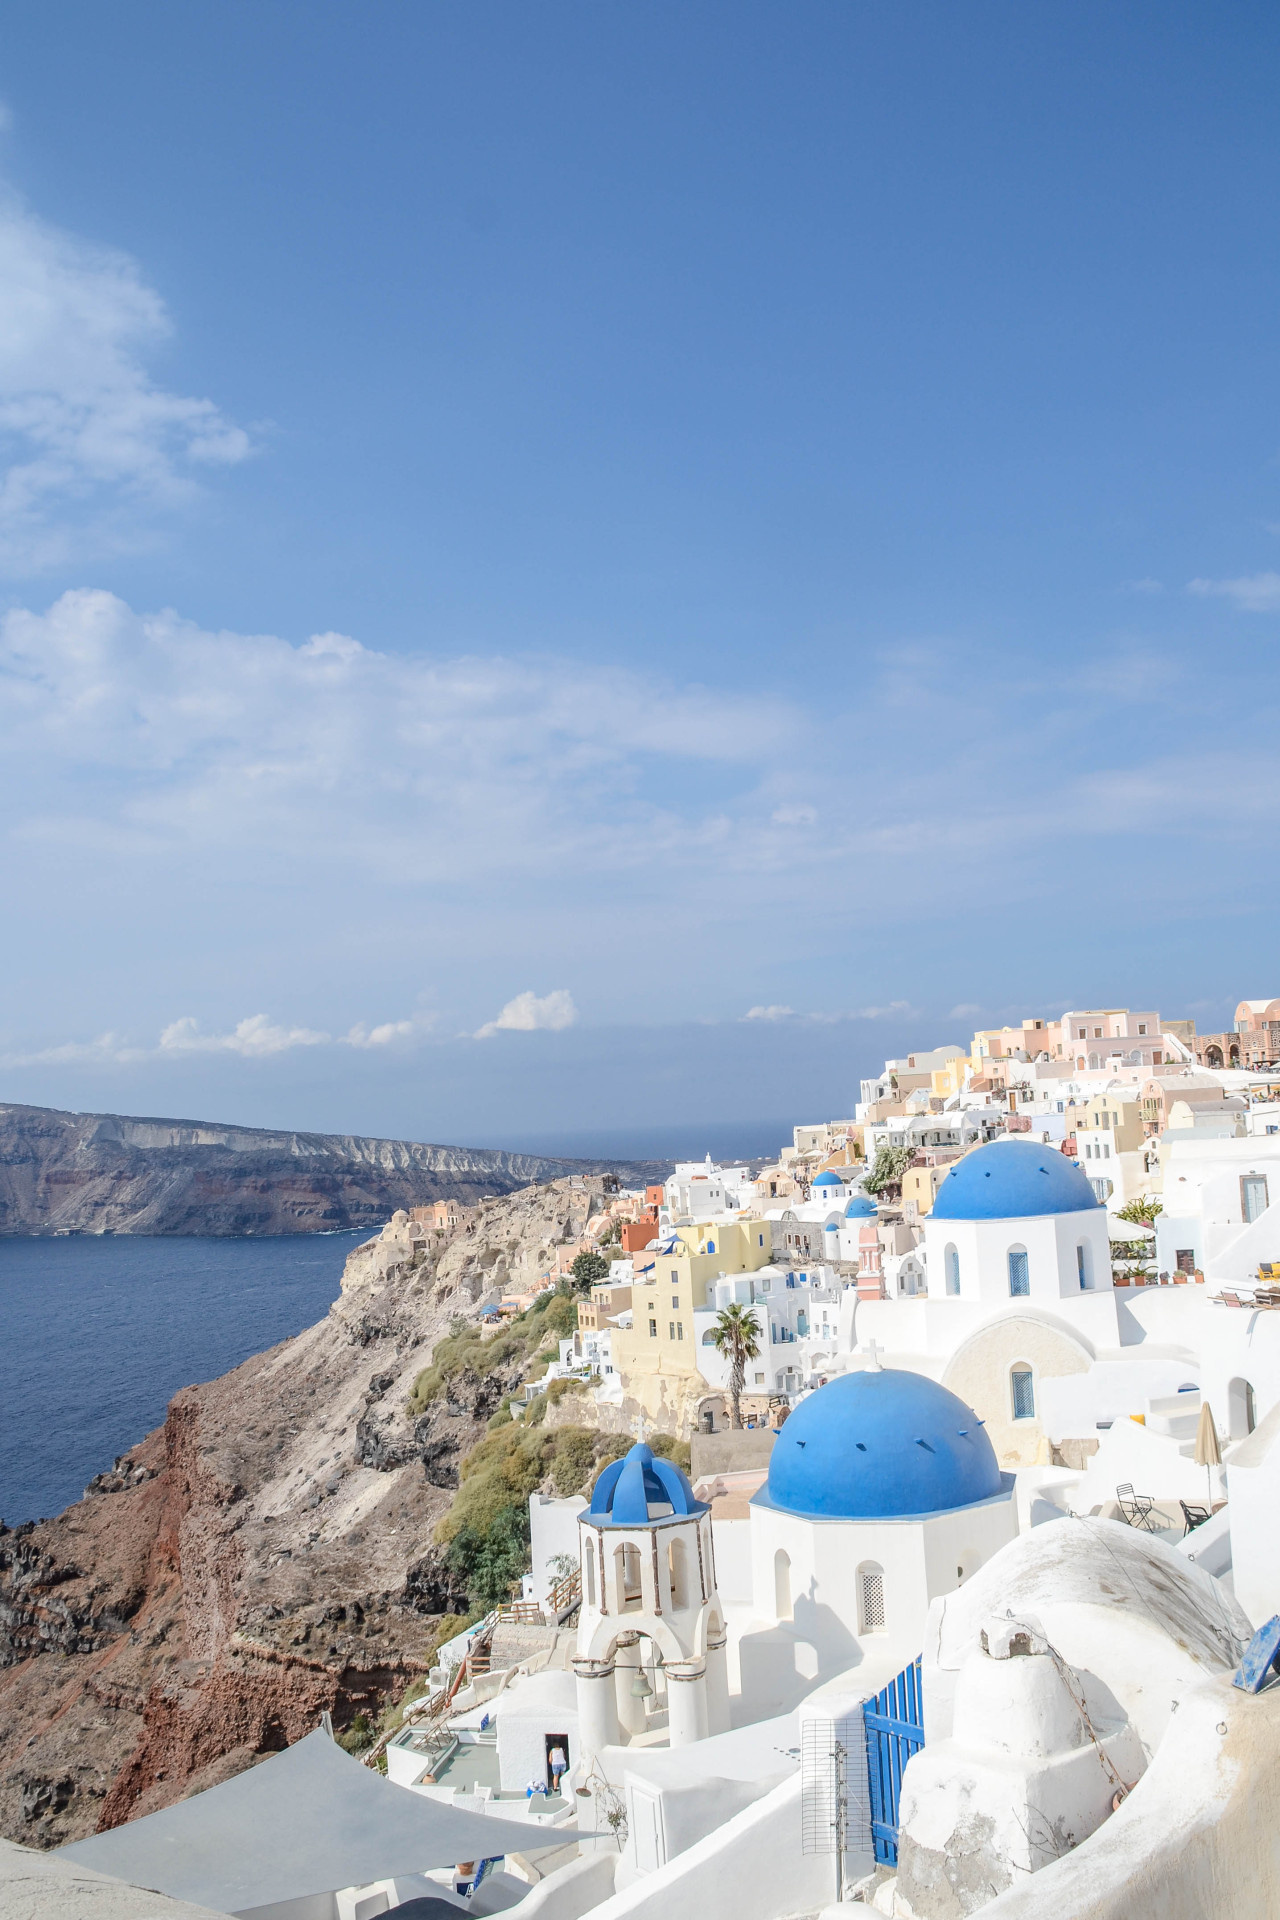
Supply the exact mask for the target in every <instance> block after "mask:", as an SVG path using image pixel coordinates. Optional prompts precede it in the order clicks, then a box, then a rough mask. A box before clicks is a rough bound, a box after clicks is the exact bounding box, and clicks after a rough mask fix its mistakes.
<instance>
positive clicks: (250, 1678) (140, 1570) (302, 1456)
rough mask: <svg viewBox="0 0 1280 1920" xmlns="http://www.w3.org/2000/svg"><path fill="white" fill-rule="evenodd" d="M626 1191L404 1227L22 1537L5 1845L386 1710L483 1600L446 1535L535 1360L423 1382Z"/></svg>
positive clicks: (13, 1627)
mask: <svg viewBox="0 0 1280 1920" xmlns="http://www.w3.org/2000/svg"><path fill="white" fill-rule="evenodd" d="M600 1191H601V1183H600V1182H599V1181H598V1180H595V1181H583V1180H573V1181H556V1182H554V1183H551V1184H549V1185H545V1186H539V1187H530V1188H527V1189H525V1190H523V1191H520V1192H517V1193H515V1194H512V1195H510V1196H508V1197H507V1198H505V1199H501V1200H497V1201H493V1202H490V1203H488V1204H487V1205H485V1206H483V1207H476V1208H473V1209H465V1210H464V1211H463V1212H462V1214H461V1216H460V1218H459V1220H458V1223H457V1225H456V1226H455V1227H454V1228H452V1229H451V1230H449V1231H448V1232H446V1233H443V1234H437V1233H436V1232H434V1231H430V1230H427V1229H424V1228H422V1227H420V1226H418V1225H417V1224H416V1223H413V1222H411V1221H410V1220H409V1219H408V1217H407V1215H405V1214H403V1213H400V1214H397V1216H396V1217H395V1218H394V1219H393V1220H392V1222H391V1223H390V1225H389V1226H388V1227H387V1228H386V1229H385V1230H384V1231H383V1232H382V1233H381V1234H380V1235H379V1236H378V1237H377V1238H376V1239H375V1240H372V1241H370V1242H368V1243H367V1244H366V1245H364V1246H362V1247H360V1248H357V1249H356V1250H355V1252H353V1253H352V1255H351V1257H350V1259H349V1261H348V1263H347V1268H346V1271H345V1273H344V1275H343V1281H342V1292H341V1296H340V1298H339V1299H338V1300H337V1301H336V1302H335V1304H334V1306H333V1307H332V1308H331V1310H330V1312H329V1315H328V1317H327V1318H326V1319H325V1320H324V1321H322V1322H321V1323H320V1324H319V1325H318V1326H314V1327H311V1328H308V1330H307V1331H306V1332H305V1333H302V1334H299V1335H298V1336H297V1338H296V1339H293V1340H289V1341H286V1342H284V1344H283V1345H281V1346H278V1347H275V1348H273V1349H272V1350H271V1351H270V1352H268V1353H263V1354H259V1355H257V1356H256V1357H255V1358H253V1359H251V1360H248V1361H246V1362H245V1364H244V1365H243V1366H241V1367H238V1368H236V1369H235V1371H234V1372H232V1373H228V1374H225V1375H223V1377H222V1378H221V1379H219V1380H214V1381H211V1382H209V1383H208V1384H207V1385H204V1386H199V1387H191V1388H188V1389H186V1390H185V1391H183V1392H182V1393H180V1394H178V1395H177V1396H176V1397H175V1398H174V1400H173V1401H172V1402H171V1404H170V1407H169V1411H168V1417H167V1419H166V1420H165V1423H164V1425H163V1427H161V1428H159V1429H157V1431H156V1432H154V1433H152V1434H150V1435H148V1436H147V1438H146V1439H145V1440H143V1441H141V1442H140V1444H139V1445H137V1446H136V1447H134V1448H133V1449H131V1451H130V1452H129V1453H128V1454H126V1455H124V1456H123V1457H122V1458H121V1459H120V1460H118V1461H117V1462H116V1463H115V1465H114V1467H113V1468H111V1469H110V1470H108V1471H106V1472H104V1473H102V1474H99V1475H98V1476H97V1477H96V1478H95V1479H94V1481H93V1482H92V1483H91V1485H90V1487H89V1488H88V1490H87V1491H86V1494H85V1497H84V1499H83V1500H81V1501H79V1502H78V1503H77V1504H76V1505H75V1506H73V1507H69V1508H68V1509H67V1511H66V1512H65V1513H63V1514H61V1515H60V1516H59V1517H58V1518H56V1519H53V1520H49V1521H41V1522H37V1523H35V1524H33V1525H29V1526H24V1527H20V1528H16V1529H0V1833H3V1834H5V1835H6V1836H8V1837H9V1838H11V1839H14V1840H21V1841H24V1842H26V1843H27V1844H28V1845H37V1846H53V1845H56V1844H59V1843H60V1842H62V1841H65V1840H70V1839H73V1838H76V1837H78V1836H80V1835H82V1834H85V1833H90V1832H93V1831H94V1830H95V1829H96V1828H98V1827H100V1826H112V1825H115V1824H117V1823H118V1822H120V1821H122V1820H125V1819H127V1818H129V1817H130V1816H131V1815H133V1814H136V1813H141V1812H146V1811H150V1810H151V1809H153V1808H155V1807H159V1806H164V1805H167V1804H168V1803H169V1802H171V1801H173V1800H175V1799H179V1798H181V1797H182V1796H183V1795H184V1794H186V1793H188V1792H190V1791H192V1790H193V1789H195V1788H198V1787H202V1786H208V1785H212V1784H214V1783H215V1782H217V1781H218V1780H221V1779H224V1778H227V1777H229V1776H230V1775H231V1774H233V1773H235V1772H238V1771H239V1770H240V1769H242V1768H243V1767H245V1766H247V1765H250V1764H252V1762H253V1761H254V1760H255V1759H256V1758H258V1757H260V1756H261V1755H263V1754H265V1753H269V1752H273V1751H275V1750H277V1749H279V1748H280V1747H282V1746H284V1745H286V1744H288V1743H290V1742H292V1741H293V1740H295V1739H297V1738H298V1737H299V1736H300V1735H301V1734H304V1733H306V1732H308V1731H309V1730H310V1729H311V1728H312V1727H314V1726H315V1725H316V1723H317V1720H318V1718H319V1716H320V1714H321V1713H322V1712H324V1711H325V1710H326V1709H327V1710H328V1711H330V1712H331V1713H332V1714H333V1717H334V1721H335V1723H336V1725H337V1726H338V1727H339V1729H341V1728H342V1727H343V1726H345V1725H347V1724H349V1722H350V1721H351V1720H352V1718H353V1717H354V1716H355V1715H356V1714H358V1713H362V1712H363V1713H365V1714H367V1715H369V1716H370V1717H372V1716H373V1715H374V1714H376V1713H377V1712H378V1711H379V1710H380V1709H381V1708H382V1706H383V1705H384V1704H385V1703H386V1702H387V1701H388V1700H390V1699H397V1698H399V1697H400V1696H401V1695H402V1694H403V1692H404V1691H405V1689H406V1687H407V1686H408V1684H409V1683H410V1682H411V1681H412V1680H413V1679H414V1678H415V1677H416V1676H417V1675H418V1674H419V1673H420V1671H421V1670H422V1668H423V1665H424V1660H425V1656H426V1655H427V1654H428V1652H429V1650H430V1648H431V1646H432V1645H433V1644H434V1639H435V1633H434V1628H435V1624H436V1621H437V1620H438V1617H439V1616H440V1615H441V1614H444V1613H449V1612H453V1611H455V1610H458V1609H460V1608H461V1607H462V1606H463V1605H464V1604H465V1596H464V1595H462V1594H460V1593H458V1592H457V1591H456V1590H455V1586H454V1584H453V1582H452V1581H451V1578H450V1574H449V1570H448V1568H447V1566H446V1565H445V1564H444V1561H443V1559H442V1557H441V1555H440V1553H439V1551H438V1549H437V1548H436V1547H435V1545H434V1544H433V1534H434V1530H435V1526H436V1523H437V1521H438V1520H439V1519H440V1517H441V1515H442V1514H443V1513H444V1512H445V1510H446V1508H447V1506H448V1504H449V1500H450V1497H451V1490H452V1488H453V1487H454V1486H456V1484H457V1477H458V1468H459V1466H460V1464H461V1462H462V1460H463V1459H464V1458H465V1455H466V1453H467V1451H468V1450H469V1448H471V1447H472V1446H473V1445H474V1444H475V1443H476V1441H477V1440H478V1439H479V1438H480V1437H481V1436H482V1435H483V1434H484V1433H485V1431H486V1422H487V1420H488V1418H489V1416H490V1414H491V1413H492V1412H493V1410H494V1407H495V1406H496V1404H497V1402H498V1400H499V1398H500V1397H501V1396H502V1394H504V1393H505V1392H508V1391H510V1389H511V1388H512V1387H514V1386H515V1385H516V1384H517V1378H518V1371H519V1369H518V1368H517V1369H516V1371H515V1372H512V1373H511V1374H510V1376H509V1377H508V1375H506V1374H504V1373H503V1372H502V1371H501V1370H499V1371H498V1372H496V1373H493V1372H490V1373H485V1374H483V1375H481V1374H478V1373H475V1372H472V1373H468V1374H465V1375H459V1376H457V1377H455V1378H454V1379H453V1380H451V1382H450V1386H449V1392H448V1395H447V1396H443V1397H441V1398H440V1399H438V1400H436V1401H433V1402H432V1403H431V1404H430V1406H429V1407H428V1409H427V1411H426V1412H425V1413H423V1414H420V1415H417V1416H415V1415H414V1414H413V1413H412V1412H411V1410H410V1407H409V1402H410V1399H411V1395H412V1391H413V1385H414V1382H415V1380H416V1378H417V1376H418V1374H419V1373H420V1372H421V1370H422V1369H423V1368H424V1367H425V1366H426V1365H427V1363H428V1361H429V1360H430V1357H431V1352H432V1348H433V1346H434V1344H435V1342H436V1341H437V1340H438V1339H439V1338H440V1337H441V1335H442V1334H443V1333H445V1332H447V1331H448V1330H449V1328H450V1325H451V1323H452V1322H453V1321H454V1320H455V1318H456V1317H457V1316H459V1315H461V1316H462V1317H464V1318H465V1319H468V1320H472V1319H475V1318H477V1317H478V1315H479V1313H480V1310H481V1309H482V1308H483V1306H484V1305H485V1304H487V1303H488V1302H489V1301H491V1300H494V1299H496V1298H497V1297H498V1296H499V1294H500V1293H501V1292H503V1291H504V1290H506V1289H507V1288H509V1287H510V1286H511V1285H513V1284H516V1283H518V1282H519V1280H520V1279H522V1278H526V1277H527V1278H529V1279H532V1278H533V1277H534V1276H535V1275H536V1274H537V1273H538V1272H540V1271H541V1270H542V1269H543V1267H544V1266H545V1264H546V1262H547V1260H548V1257H549V1256H550V1254H551V1253H552V1251H553V1250H554V1249H555V1248H557V1247H560V1248H563V1247H564V1246H565V1245H566V1244H567V1243H573V1242H575V1241H576V1240H577V1239H579V1238H580V1236H581V1234H582V1231H583V1227H584V1224H585V1221H586V1217H587V1214H588V1212H589V1210H590V1209H591V1207H592V1206H593V1205H598V1198H599V1194H600Z"/></svg>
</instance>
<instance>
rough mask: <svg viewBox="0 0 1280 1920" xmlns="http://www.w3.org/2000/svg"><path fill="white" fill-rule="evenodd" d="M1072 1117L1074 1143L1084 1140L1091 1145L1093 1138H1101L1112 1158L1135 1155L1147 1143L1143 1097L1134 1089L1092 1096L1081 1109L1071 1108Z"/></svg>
mask: <svg viewBox="0 0 1280 1920" xmlns="http://www.w3.org/2000/svg"><path fill="white" fill-rule="evenodd" d="M1071 1117H1072V1119H1073V1120H1074V1122H1075V1130H1076V1138H1077V1140H1080V1139H1081V1138H1083V1137H1087V1138H1088V1139H1089V1140H1090V1142H1091V1143H1092V1140H1093V1136H1094V1135H1095V1134H1102V1135H1104V1136H1105V1138H1106V1141H1107V1143H1108V1144H1109V1145H1110V1147H1111V1151H1112V1153H1113V1154H1120V1153H1136V1152H1137V1151H1138V1149H1139V1148H1140V1147H1141V1146H1143V1145H1144V1143H1145V1140H1146V1128H1145V1127H1144V1125H1143V1120H1142V1094H1141V1092H1140V1091H1139V1090H1138V1089H1137V1088H1136V1087H1135V1088H1134V1089H1133V1091H1132V1092H1129V1093H1120V1092H1118V1091H1115V1090H1113V1091H1111V1092H1108V1093H1095V1094H1094V1096H1093V1098H1092V1099H1091V1100H1088V1101H1086V1102H1085V1104H1084V1106H1082V1107H1074V1108H1073V1109H1072V1115H1071ZM1090 1157H1092V1156H1090Z"/></svg>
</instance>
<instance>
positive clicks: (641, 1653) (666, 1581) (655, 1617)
mask: <svg viewBox="0 0 1280 1920" xmlns="http://www.w3.org/2000/svg"><path fill="white" fill-rule="evenodd" d="M578 1534H579V1548H580V1553H581V1567H582V1607H581V1611H580V1614H579V1618H578V1651H577V1655H576V1657H575V1659H574V1663H573V1667H574V1673H575V1675H576V1676H577V1682H578V1733H579V1741H580V1745H581V1748H582V1753H583V1758H584V1760H586V1759H587V1757H588V1756H589V1755H590V1756H594V1755H597V1754H599V1753H600V1752H601V1750H602V1749H603V1748H604V1747H607V1746H618V1745H624V1744H626V1743H627V1742H628V1741H629V1740H631V1739H633V1738H635V1736H636V1735H637V1734H640V1733H644V1732H645V1731H646V1730H648V1729H649V1728H650V1727H655V1728H656V1727H659V1726H660V1725H661V1718H660V1716H661V1713H662V1711H663V1702H664V1700H665V1711H666V1715H667V1732H668V1738H669V1741H670V1744H671V1745H672V1746H673V1747H683V1746H688V1745H690V1744H691V1743H692V1742H693V1741H695V1740H702V1739H705V1738H706V1736H707V1735H708V1734H709V1733H721V1732H724V1731H725V1730H726V1729H727V1727H728V1725H729V1677H728V1664H727V1657H726V1650H725V1628H724V1613H723V1610H722V1608H721V1606H720V1600H719V1596H718V1594H717V1593H716V1574H715V1556H714V1552H713V1549H712V1544H711V1509H710V1508H709V1507H708V1506H707V1505H706V1504H705V1503H704V1502H702V1501H699V1500H695V1499H694V1497H693V1489H692V1487H691V1486H690V1485H689V1482H688V1480H687V1479H686V1477H685V1475H684V1474H683V1473H682V1472H681V1470H680V1468H679V1467H677V1466H675V1465H673V1464H672V1462H671V1461H670V1460H661V1459H656V1458H655V1457H654V1455H653V1453H652V1452H651V1451H650V1449H649V1448H648V1447H646V1446H644V1445H639V1446H635V1447H632V1449H631V1451H630V1453H628V1454H627V1455H626V1457H625V1458H624V1459H622V1460H615V1461H613V1462H612V1464H611V1465H609V1466H607V1467H606V1468H605V1469H604V1472H603V1473H602V1474H601V1475H600V1477H599V1479H598V1480H597V1481H596V1483H595V1486H594V1487H593V1489H592V1492H591V1504H590V1506H589V1507H587V1508H585V1509H584V1511H583V1512H582V1513H581V1514H580V1515H579V1518H578Z"/></svg>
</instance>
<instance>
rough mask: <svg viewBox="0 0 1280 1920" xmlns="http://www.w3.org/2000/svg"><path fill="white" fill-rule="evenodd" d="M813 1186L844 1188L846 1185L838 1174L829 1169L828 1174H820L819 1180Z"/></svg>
mask: <svg viewBox="0 0 1280 1920" xmlns="http://www.w3.org/2000/svg"><path fill="white" fill-rule="evenodd" d="M813 1185H814V1186H815V1187H842V1186H843V1185H844V1181H843V1180H842V1179H841V1178H840V1175H839V1174H838V1173H832V1172H831V1171H830V1169H828V1170H827V1172H826V1173H820V1174H819V1175H818V1176H817V1178H816V1179H815V1180H814V1182H813Z"/></svg>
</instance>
